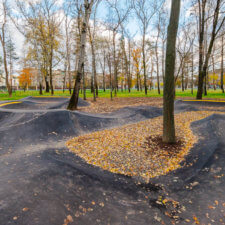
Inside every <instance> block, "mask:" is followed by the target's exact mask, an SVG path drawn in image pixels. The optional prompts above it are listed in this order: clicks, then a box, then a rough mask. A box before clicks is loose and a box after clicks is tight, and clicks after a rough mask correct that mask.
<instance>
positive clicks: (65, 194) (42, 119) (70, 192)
mask: <svg viewBox="0 0 225 225" xmlns="http://www.w3.org/2000/svg"><path fill="white" fill-rule="evenodd" d="M27 101H30V100H29V99H25V102H27ZM38 101H39V103H40V102H41V101H40V100H38ZM45 101H47V100H45ZM49 101H53V100H52V99H51V100H49ZM64 101H65V99H64V100H61V99H60V100H58V101H57V104H61V103H64ZM47 102H48V101H47ZM49 104H51V103H49ZM54 104H56V103H55V102H54ZM51 107H52V106H51ZM194 107H195V109H196V110H197V106H194ZM46 108H47V109H46V110H43V109H42V110H40V111H38V110H37V109H34V110H33V111H32V110H31V109H30V108H29V110H22V111H21V110H20V109H19V108H18V109H15V110H12V109H8V111H7V109H6V108H4V109H1V108H0V224H2V225H7V224H19V225H28V224H29V225H30V224H32V225H43V224H45V225H62V224H63V223H64V219H66V218H67V216H68V215H71V216H72V218H73V222H70V223H69V224H73V225H86V224H93V225H95V224H121V225H124V224H129V225H130V224H131V225H137V224H138V225H139V224H140V225H142V224H143V225H144V224H146V225H147V224H148V225H149V224H153V225H155V224H161V222H160V221H161V220H163V221H164V222H165V224H171V221H170V218H169V217H168V216H167V215H168V214H167V215H165V213H166V212H170V213H171V214H173V215H175V216H178V217H176V218H177V223H178V224H186V222H185V219H190V220H191V221H193V219H192V217H193V215H195V216H197V217H198V218H199V220H200V221H201V223H205V224H208V223H210V221H211V220H208V219H207V217H206V216H205V214H206V213H212V215H211V214H210V217H211V219H213V220H214V221H215V223H214V224H220V223H219V222H218V221H219V219H220V218H221V217H222V216H223V215H222V212H221V210H222V207H223V206H222V205H221V203H222V202H225V196H224V184H225V177H224V176H222V174H225V171H224V162H225V145H224V144H225V143H224V140H225V132H224V129H225V117H224V116H219V115H213V116H211V117H209V118H206V119H204V120H201V121H198V122H195V123H193V124H192V128H193V130H194V132H195V133H197V134H199V135H200V136H201V140H200V142H199V143H198V144H197V145H196V146H195V147H194V148H193V151H192V152H191V154H190V155H189V156H188V157H187V162H186V163H187V164H188V165H189V166H188V167H184V168H183V169H180V170H177V171H175V172H173V173H171V174H169V175H167V176H163V177H159V178H157V179H153V180H152V181H151V183H149V184H144V183H143V184H142V183H141V180H139V179H138V178H130V177H126V176H121V175H116V174H112V173H109V172H107V171H103V170H101V169H100V168H97V167H94V166H91V165H88V164H86V163H85V162H84V161H83V160H81V159H80V158H79V157H76V156H75V155H74V154H72V153H70V152H68V149H66V148H65V141H66V140H68V139H69V138H71V137H73V136H77V135H80V134H84V133H87V132H93V131H96V130H101V129H107V128H111V127H116V126H120V125H123V124H127V123H133V122H137V121H140V120H145V119H148V118H153V117H156V116H159V115H162V109H158V108H155V107H127V108H124V109H120V110H118V111H117V112H113V113H111V114H107V115H97V114H88V113H82V112H70V111H67V110H60V109H55V110H54V109H52V110H49V107H48V106H46ZM185 110H186V111H188V110H190V105H189V106H187V107H186V109H185V106H183V105H182V103H180V105H179V103H177V104H176V112H181V111H185ZM187 187H188V188H187ZM167 193H168V194H169V195H167ZM170 197H171V198H173V199H174V200H178V201H179V202H180V206H179V207H180V208H176V209H171V206H164V205H162V204H159V199H161V198H170ZM215 200H218V201H219V205H218V206H216V208H217V210H213V211H210V209H209V208H208V205H213V204H214V202H215ZM190 201H191V203H190ZM181 208H182V209H185V210H181ZM173 210H174V212H173ZM179 212H180V213H179Z"/></svg>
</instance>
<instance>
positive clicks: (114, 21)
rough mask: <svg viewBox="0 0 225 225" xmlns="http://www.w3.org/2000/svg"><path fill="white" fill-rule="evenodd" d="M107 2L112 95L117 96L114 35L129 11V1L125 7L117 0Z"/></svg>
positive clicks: (116, 61) (116, 64) (116, 63)
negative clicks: (110, 40) (111, 61)
mask: <svg viewBox="0 0 225 225" xmlns="http://www.w3.org/2000/svg"><path fill="white" fill-rule="evenodd" d="M107 2H108V4H109V9H110V11H109V17H108V28H109V30H111V31H112V36H113V37H112V41H113V75H114V82H113V88H114V95H115V96H117V89H118V71H117V69H118V68H117V66H118V60H117V57H116V37H117V34H118V30H119V28H120V26H121V25H122V24H123V23H124V22H125V20H126V19H127V17H128V14H129V12H130V6H129V2H128V1H127V2H126V3H127V4H126V8H124V9H123V8H121V7H122V6H121V5H123V4H121V3H120V1H119V0H112V1H111V0H107Z"/></svg>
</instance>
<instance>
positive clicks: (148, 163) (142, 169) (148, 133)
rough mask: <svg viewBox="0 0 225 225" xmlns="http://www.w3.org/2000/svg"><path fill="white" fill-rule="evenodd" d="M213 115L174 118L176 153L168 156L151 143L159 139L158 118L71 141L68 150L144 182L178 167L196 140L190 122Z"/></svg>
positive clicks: (91, 161)
mask: <svg viewBox="0 0 225 225" xmlns="http://www.w3.org/2000/svg"><path fill="white" fill-rule="evenodd" d="M212 114H213V112H209V111H198V112H185V113H180V114H177V115H175V121H176V135H177V140H179V142H180V143H181V144H180V145H179V146H180V147H179V149H177V148H176V151H174V152H172V154H171V152H170V148H169V147H168V150H167V147H165V146H164V147H163V148H162V146H161V145H160V144H158V143H157V142H156V141H155V140H157V137H159V136H162V128H163V127H162V124H163V122H162V117H157V118H154V119H149V120H146V121H142V122H138V123H134V124H130V125H126V126H122V127H118V128H114V129H110V130H103V131H98V132H94V133H90V134H86V135H83V136H79V137H75V138H73V139H72V140H69V141H68V142H67V146H68V147H69V149H70V150H71V151H72V152H74V153H76V154H77V155H78V156H80V157H81V158H83V159H84V160H85V161H86V162H87V163H89V164H92V165H95V166H98V167H101V168H102V169H104V170H108V171H110V172H113V173H118V174H124V175H129V176H140V177H143V178H144V179H145V180H146V181H148V180H149V179H150V178H153V177H155V176H159V175H165V174H167V173H168V172H170V171H172V170H175V169H178V168H180V167H181V165H180V163H181V162H182V161H183V160H184V158H185V156H186V155H187V154H188V153H189V150H190V149H191V148H192V147H193V145H194V144H195V143H196V142H197V140H198V138H197V137H196V136H195V135H194V134H193V132H192V130H191V129H190V124H191V123H192V122H194V121H197V120H201V119H204V118H206V117H208V116H210V115H212Z"/></svg>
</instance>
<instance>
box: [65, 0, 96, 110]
mask: <svg viewBox="0 0 225 225" xmlns="http://www.w3.org/2000/svg"><path fill="white" fill-rule="evenodd" d="M94 2H95V1H94V0H90V1H89V0H84V2H83V5H82V8H83V11H84V12H83V17H82V27H81V40H80V48H79V62H78V69H77V74H76V80H75V84H74V89H73V94H72V96H71V98H70V102H69V105H68V107H67V109H69V110H76V109H77V105H78V99H79V91H80V84H81V78H82V74H83V68H84V59H85V47H86V39H87V27H88V23H89V19H90V14H91V11H92V7H93V4H94Z"/></svg>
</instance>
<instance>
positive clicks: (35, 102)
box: [2, 97, 89, 110]
mask: <svg viewBox="0 0 225 225" xmlns="http://www.w3.org/2000/svg"><path fill="white" fill-rule="evenodd" d="M20 101H21V103H17V104H9V105H5V106H3V107H2V108H5V109H26V110H35V109H66V108H67V106H68V103H69V98H63V97H27V98H24V99H22V100H20ZM88 105H89V103H88V102H86V101H84V100H83V99H79V101H78V106H80V107H81V106H88Z"/></svg>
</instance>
